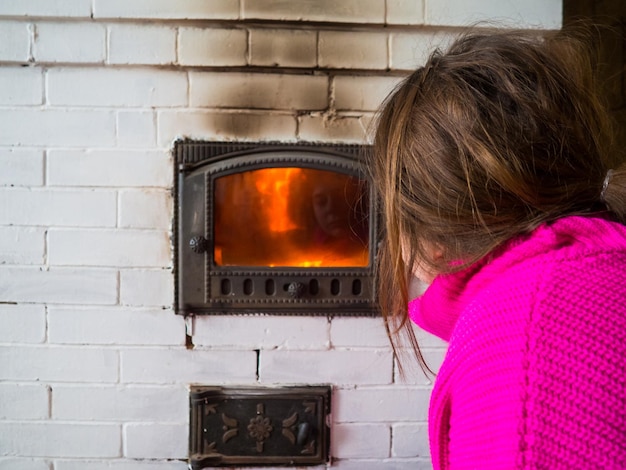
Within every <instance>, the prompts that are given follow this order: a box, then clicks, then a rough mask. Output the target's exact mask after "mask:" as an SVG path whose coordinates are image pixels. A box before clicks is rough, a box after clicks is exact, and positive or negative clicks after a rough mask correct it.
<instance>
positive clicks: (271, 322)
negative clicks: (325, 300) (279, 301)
mask: <svg viewBox="0 0 626 470" xmlns="http://www.w3.org/2000/svg"><path fill="white" fill-rule="evenodd" d="M225 331H228V334H224V332H225ZM193 341H194V344H195V345H196V346H208V347H215V348H219V347H229V348H232V347H238V346H239V347H242V346H243V345H245V347H246V348H248V349H273V348H279V349H327V348H328V346H329V341H328V320H327V319H326V318H325V317H322V318H316V317H279V316H262V317H259V316H245V317H244V316H213V315H207V316H198V317H196V318H195V319H194V335H193Z"/></svg>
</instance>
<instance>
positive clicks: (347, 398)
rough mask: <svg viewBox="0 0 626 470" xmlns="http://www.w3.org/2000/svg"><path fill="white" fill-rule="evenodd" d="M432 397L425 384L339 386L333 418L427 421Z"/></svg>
mask: <svg viewBox="0 0 626 470" xmlns="http://www.w3.org/2000/svg"><path fill="white" fill-rule="evenodd" d="M429 401H430V390H429V389H423V388H413V387H385V388H360V389H337V390H335V393H334V394H333V403H334V405H333V407H334V411H333V419H334V420H335V422H337V423H353V422H359V421H371V422H389V421H392V422H398V421H422V422H426V421H427V419H428V404H429Z"/></svg>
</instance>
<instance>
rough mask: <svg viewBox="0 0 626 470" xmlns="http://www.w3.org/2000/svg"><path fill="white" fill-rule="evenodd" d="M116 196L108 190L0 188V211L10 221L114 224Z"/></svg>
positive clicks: (6, 221) (79, 224)
mask: <svg viewBox="0 0 626 470" xmlns="http://www.w3.org/2000/svg"><path fill="white" fill-rule="evenodd" d="M115 196H116V195H115V192H113V191H107V190H102V191H93V190H61V189H59V190H50V189H41V190H39V189H38V190H32V191H28V190H25V189H21V188H19V189H18V188H7V189H3V190H0V213H2V214H3V215H2V218H3V223H5V224H12V225H13V224H14V225H56V226H61V225H70V226H82V227H114V226H115V223H116V220H115V219H116V210H117V209H116V197H115Z"/></svg>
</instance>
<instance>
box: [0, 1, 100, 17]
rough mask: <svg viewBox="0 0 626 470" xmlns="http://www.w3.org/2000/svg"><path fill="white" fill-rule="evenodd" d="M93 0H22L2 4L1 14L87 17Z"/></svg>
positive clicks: (0, 7) (0, 5)
mask: <svg viewBox="0 0 626 470" xmlns="http://www.w3.org/2000/svg"><path fill="white" fill-rule="evenodd" d="M90 15H91V0H20V1H8V2H2V3H1V4H0V16H37V17H42V16H43V17H63V18H64V17H85V18H89V16H90Z"/></svg>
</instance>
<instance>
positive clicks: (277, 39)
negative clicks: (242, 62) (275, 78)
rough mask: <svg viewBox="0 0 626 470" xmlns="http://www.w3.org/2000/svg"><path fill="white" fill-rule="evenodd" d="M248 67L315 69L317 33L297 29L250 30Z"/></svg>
mask: <svg viewBox="0 0 626 470" xmlns="http://www.w3.org/2000/svg"><path fill="white" fill-rule="evenodd" d="M250 65H259V66H269V67H273V66H277V67H307V68H312V67H315V66H316V65H317V32H315V31H309V30H297V29H252V30H250Z"/></svg>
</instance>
